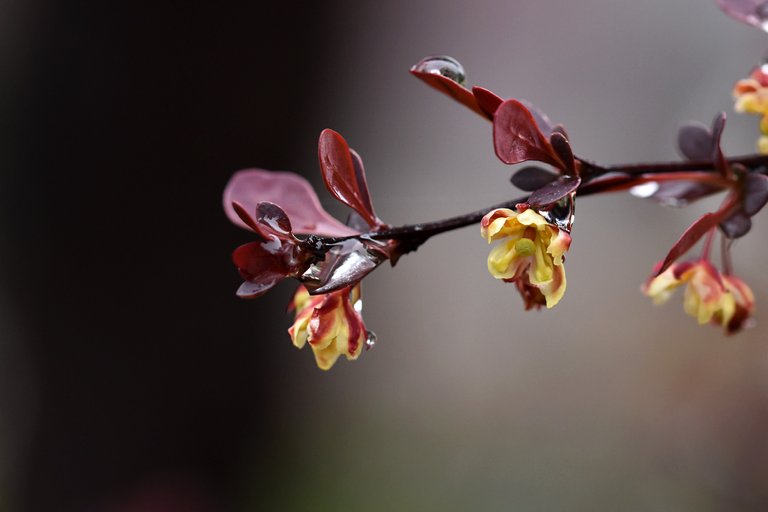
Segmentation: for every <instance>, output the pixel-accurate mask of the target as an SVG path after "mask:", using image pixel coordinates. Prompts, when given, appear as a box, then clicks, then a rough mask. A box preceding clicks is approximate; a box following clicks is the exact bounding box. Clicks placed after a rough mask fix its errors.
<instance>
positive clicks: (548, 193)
mask: <svg viewBox="0 0 768 512" xmlns="http://www.w3.org/2000/svg"><path fill="white" fill-rule="evenodd" d="M580 184H581V178H579V177H578V176H561V177H560V178H558V179H557V180H555V181H552V182H550V183H548V184H546V185H544V186H543V187H541V188H540V189H538V190H536V191H535V192H534V193H533V194H531V197H529V198H528V204H530V205H531V206H532V207H534V208H546V207H548V206H550V205H552V204H554V203H556V202H558V201H559V200H560V199H562V198H564V197H565V196H567V195H568V194H570V193H571V192H574V191H575V190H576V189H577V188H579V185H580Z"/></svg>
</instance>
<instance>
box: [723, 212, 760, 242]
mask: <svg viewBox="0 0 768 512" xmlns="http://www.w3.org/2000/svg"><path fill="white" fill-rule="evenodd" d="M720 229H721V230H722V232H723V233H724V234H725V236H727V237H728V238H731V239H734V238H741V237H742V236H744V235H746V234H747V233H749V230H750V229H752V220H751V219H750V218H749V217H748V216H747V215H745V214H744V212H743V211H738V212H736V213H734V214H733V215H731V216H730V217H728V218H727V219H725V220H724V221H722V222H721V223H720Z"/></svg>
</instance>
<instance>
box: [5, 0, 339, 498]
mask: <svg viewBox="0 0 768 512" xmlns="http://www.w3.org/2000/svg"><path fill="white" fill-rule="evenodd" d="M280 5H282V7H281V6H280ZM9 11H11V12H9V13H8V14H9V15H11V19H12V20H13V21H12V22H9V25H12V26H13V27H14V28H15V31H16V32H18V33H19V34H18V37H17V38H16V39H15V40H13V39H11V38H10V37H8V39H9V40H8V41H7V42H8V43H13V46H14V48H13V50H11V52H12V54H13V55H12V56H11V57H12V58H9V60H8V69H6V70H5V71H4V73H3V75H4V79H3V81H4V82H5V83H4V85H3V95H2V112H3V114H2V117H3V125H4V127H5V128H6V129H5V130H4V135H3V142H2V145H3V158H2V167H3V172H2V174H1V176H2V178H1V179H2V182H0V194H2V196H1V197H2V198H1V200H0V208H2V218H3V219H4V221H5V224H4V226H3V246H4V247H3V250H2V252H3V269H2V270H3V275H2V282H3V292H4V295H5V296H4V300H5V301H6V302H8V303H10V304H12V306H13V308H12V309H13V321H14V325H15V329H16V333H17V334H18V335H19V336H18V341H22V340H23V351H22V352H21V353H22V354H23V357H22V356H19V359H20V361H24V362H25V364H26V366H25V367H24V369H23V371H22V370H21V369H20V367H16V368H15V369H11V373H10V374H8V373H7V374H6V375H5V376H4V379H6V380H8V381H9V382H10V384H9V385H8V386H7V389H9V394H12V395H14V396H15V397H17V398H15V399H14V400H12V401H11V402H12V403H15V404H16V409H15V412H16V413H17V414H16V415H13V414H10V415H8V416H7V419H6V421H7V422H8V423H9V424H10V427H9V429H10V434H9V435H10V437H9V438H8V439H9V442H8V444H9V445H11V446H16V447H18V446H21V444H20V443H22V442H23V444H24V446H26V448H25V449H24V450H23V451H24V454H23V456H21V455H20V456H19V457H18V458H17V459H16V460H15V464H14V467H13V469H12V471H11V475H10V476H9V481H8V484H7V489H5V491H4V493H5V494H6V499H7V503H8V505H7V506H8V507H9V508H8V510H29V511H43V510H145V509H146V510H155V509H154V508H151V506H150V505H149V503H151V502H153V501H156V502H158V503H160V502H163V503H166V504H167V506H168V507H170V508H168V510H171V509H173V510H176V509H177V508H173V507H174V506H176V507H178V510H182V509H183V510H192V509H194V510H232V509H233V508H234V507H235V506H236V504H237V502H238V501H237V500H238V497H240V498H242V496H243V495H244V494H245V491H246V490H248V492H253V491H254V487H255V488H258V487H259V486H261V485H264V482H263V479H262V478H255V477H253V474H254V473H257V472H258V470H259V469H261V466H264V465H267V464H268V460H269V459H270V457H271V456H272V454H270V452H269V443H266V444H264V445H263V447H262V450H263V452H262V453H261V454H260V456H259V457H258V458H255V459H254V457H252V456H251V454H250V453H249V452H248V450H247V445H248V442H247V441H248V440H249V439H254V438H263V439H269V438H270V436H271V434H272V430H273V429H274V424H273V422H271V420H270V418H272V417H273V416H274V414H272V411H273V410H274V408H275V401H276V396H277V394H276V390H277V389H279V387H280V380H281V377H280V376H281V371H280V370H279V368H280V366H281V364H282V363H281V361H280V360H279V358H276V357H274V354H273V353H272V351H271V348H270V344H267V343H261V342H260V341H262V340H263V339H264V338H269V337H273V336H274V335H275V329H280V332H281V333H282V328H284V327H280V326H279V323H274V322H273V323H269V322H266V321H263V319H265V318H267V317H269V316H270V315H271V316H275V315H278V317H279V318H282V314H283V307H284V306H283V304H281V303H280V301H279V300H276V301H273V302H269V303H267V302H263V303H261V304H254V303H246V302H243V301H239V300H237V299H236V298H235V297H234V290H235V289H236V287H237V285H238V277H237V275H236V272H235V271H234V269H233V267H232V265H231V262H230V253H231V250H232V248H234V247H235V246H236V245H238V244H240V243H244V242H246V241H247V240H248V239H247V235H246V234H245V233H244V232H239V230H238V229H237V228H235V227H233V226H231V225H230V224H229V222H228V221H227V220H226V218H225V217H224V215H223V214H222V209H221V202H220V201H221V200H220V197H221V190H222V189H223V187H224V185H225V183H226V181H227V179H228V178H229V175H230V174H231V172H233V171H234V170H237V169H238V168H242V167H247V166H248V165H253V164H254V163H256V162H258V163H259V164H260V165H262V166H264V167H267V168H270V167H271V168H289V169H290V168H297V169H298V168H299V167H300V166H299V165H298V162H297V159H296V158H295V155H296V154H297V150H296V148H297V147H299V146H300V143H299V144H297V143H296V138H300V137H301V136H302V133H305V132H304V130H306V129H307V128H306V127H307V122H308V118H309V114H308V113H307V112H308V111H309V110H310V108H309V105H307V102H308V96H307V94H306V92H307V89H308V88H311V87H312V86H313V77H314V76H317V75H318V74H322V73H323V70H322V67H321V63H322V55H323V52H324V49H323V48H324V40H325V39H324V37H322V34H323V33H325V32H327V31H328V30H329V29H330V28H331V27H333V16H332V13H333V3H331V2H323V6H322V9H317V10H313V9H307V8H302V6H301V5H298V4H295V3H288V2H285V3H282V4H280V3H277V2H275V3H269V4H267V3H264V2H223V3H215V2H152V3H146V4H145V5H141V3H136V2H77V1H72V2H54V1H50V2H46V1H42V2H35V3H30V4H28V5H24V3H22V2H16V4H15V5H11V6H9ZM313 138H314V135H312V136H310V137H309V138H308V140H309V141H311V140H312V139H313ZM300 140H301V139H300ZM303 147H305V148H309V151H308V153H310V154H311V152H312V150H311V148H312V143H311V142H310V143H309V145H307V144H306V142H305V143H304V146H303ZM302 158H304V156H303V155H302ZM260 319H261V320H260ZM286 322H287V318H286ZM254 326H258V328H257V329H255V328H254ZM4 336H5V335H4ZM6 338H8V337H6ZM7 341H11V340H10V339H7ZM19 364H21V363H19ZM30 372H31V373H30ZM14 376H16V377H14ZM14 378H15V379H16V381H14ZM22 382H26V386H27V387H26V389H25V388H24V387H21V388H20V387H19V386H20V385H21V384H20V383H22ZM19 397H24V398H19ZM32 404H34V407H32ZM11 410H13V409H11ZM4 413H5V414H8V413H7V412H5V411H4ZM14 416H15V417H14ZM246 462H247V464H246ZM244 474H248V475H249V476H248V478H247V480H246V479H245V478H244V477H243V475H244ZM176 501H178V502H179V503H186V505H181V504H180V505H172V503H175V502H176ZM144 502H146V503H144ZM189 503H194V504H196V505H195V507H199V508H195V507H192V508H187V507H189V506H191V505H189ZM131 504H132V505H131ZM155 506H159V505H155ZM121 507H125V508H121ZM131 507H133V508H131ZM145 507H147V508H145ZM157 510H160V508H158V509H157ZM162 510H166V508H162Z"/></svg>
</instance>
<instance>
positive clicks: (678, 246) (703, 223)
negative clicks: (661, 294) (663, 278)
mask: <svg viewBox="0 0 768 512" xmlns="http://www.w3.org/2000/svg"><path fill="white" fill-rule="evenodd" d="M722 217H723V213H722V212H720V211H718V212H716V213H707V214H705V215H703V216H702V217H701V218H700V219H698V220H697V221H696V222H694V223H693V224H691V225H690V226H689V227H688V229H686V230H685V233H683V235H682V236H681V237H680V239H679V240H678V241H677V242H675V245H673V246H672V248H671V249H670V250H669V252H668V253H667V257H666V258H664V261H663V262H662V264H661V265H660V266H659V269H658V271H657V272H656V275H659V274H661V273H662V272H664V271H665V270H667V268H669V266H670V265H671V264H672V263H674V262H675V260H677V259H678V258H679V257H680V256H682V255H683V254H685V253H686V252H688V249H690V248H691V247H693V246H694V245H695V244H696V242H698V241H699V239H701V237H702V236H704V235H705V234H706V233H707V231H709V230H710V229H712V228H714V227H715V226H717V225H718V224H719V223H720V220H721V219H722Z"/></svg>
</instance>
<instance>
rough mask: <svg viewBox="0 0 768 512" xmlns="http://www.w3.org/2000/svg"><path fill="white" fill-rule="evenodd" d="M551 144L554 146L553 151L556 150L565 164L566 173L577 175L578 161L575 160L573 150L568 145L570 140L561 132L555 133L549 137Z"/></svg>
mask: <svg viewBox="0 0 768 512" xmlns="http://www.w3.org/2000/svg"><path fill="white" fill-rule="evenodd" d="M549 143H550V144H551V145H552V149H554V150H555V154H557V156H558V158H559V159H560V161H562V162H563V163H564V164H565V169H564V171H566V172H568V173H569V174H575V173H576V160H575V159H574V158H573V150H572V149H571V145H570V144H569V143H568V139H567V138H566V136H565V135H563V134H562V133H560V132H553V133H552V135H550V136H549Z"/></svg>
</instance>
